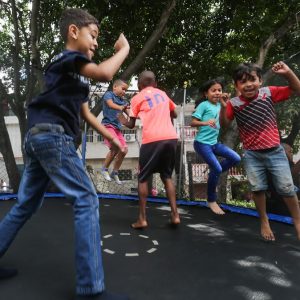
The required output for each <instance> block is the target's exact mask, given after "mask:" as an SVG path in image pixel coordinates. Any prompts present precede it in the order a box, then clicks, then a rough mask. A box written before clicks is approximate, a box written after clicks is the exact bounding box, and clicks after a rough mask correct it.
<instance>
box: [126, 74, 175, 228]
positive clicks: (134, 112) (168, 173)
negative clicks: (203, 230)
mask: <svg viewBox="0 0 300 300" xmlns="http://www.w3.org/2000/svg"><path fill="white" fill-rule="evenodd" d="M156 86H157V84H156V79H155V75H154V73H153V72H151V71H144V72H142V73H141V74H140V75H139V77H138V88H139V93H138V94H137V95H135V96H134V97H133V98H132V100H131V111H130V121H128V122H127V124H126V123H125V125H126V126H127V127H129V128H133V127H134V126H135V121H136V119H137V118H138V117H139V118H140V119H141V121H142V124H143V131H142V146H141V149H140V157H139V169H140V171H139V174H138V194H139V217H138V219H137V221H136V222H135V223H133V224H132V225H131V226H132V227H133V228H135V229H141V228H145V227H147V226H148V221H147V218H146V202H147V196H148V195H149V191H148V182H147V180H148V178H149V177H150V176H151V175H152V174H154V173H160V178H161V180H162V182H163V184H164V186H165V189H166V193H167V198H168V199H169V202H170V206H171V224H172V225H178V224H179V223H180V218H179V214H178V211H177V204H176V191H175V186H174V183H173V181H172V173H173V170H174V166H175V154H176V146H177V134H176V131H175V128H174V126H173V124H172V121H171V118H174V117H176V112H175V108H176V105H175V103H174V102H173V101H172V100H171V99H170V98H169V97H168V96H167V94H166V93H165V92H164V91H162V90H160V89H158V88H157V87H156Z"/></svg>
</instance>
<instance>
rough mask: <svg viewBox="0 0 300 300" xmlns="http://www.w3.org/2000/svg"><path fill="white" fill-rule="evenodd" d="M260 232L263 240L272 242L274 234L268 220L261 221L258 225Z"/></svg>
mask: <svg viewBox="0 0 300 300" xmlns="http://www.w3.org/2000/svg"><path fill="white" fill-rule="evenodd" d="M260 234H261V236H262V238H263V239H264V240H265V241H268V242H274V241H275V236H274V233H273V231H272V230H271V227H270V224H269V222H262V223H261V227H260Z"/></svg>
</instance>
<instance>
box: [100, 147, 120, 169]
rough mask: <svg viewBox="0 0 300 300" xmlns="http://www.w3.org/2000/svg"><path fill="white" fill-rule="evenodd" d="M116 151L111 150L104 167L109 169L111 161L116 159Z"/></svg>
mask: <svg viewBox="0 0 300 300" xmlns="http://www.w3.org/2000/svg"><path fill="white" fill-rule="evenodd" d="M116 154H117V153H116V152H114V151H112V150H109V152H108V153H107V155H106V157H105V160H104V163H103V168H106V169H108V168H109V166H110V164H111V162H112V161H113V160H114V158H115V156H116Z"/></svg>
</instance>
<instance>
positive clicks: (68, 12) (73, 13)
mask: <svg viewBox="0 0 300 300" xmlns="http://www.w3.org/2000/svg"><path fill="white" fill-rule="evenodd" d="M71 24H74V25H76V26H77V27H78V28H79V29H80V28H82V27H85V26H88V25H89V24H95V25H97V26H99V22H98V21H97V19H96V18H95V17H93V16H92V15H90V14H89V13H88V12H87V11H85V10H83V9H80V8H67V9H65V10H64V11H63V12H62V14H61V17H60V20H59V29H60V34H61V36H62V38H63V40H64V41H65V42H66V41H67V38H68V30H69V26H70V25H71Z"/></svg>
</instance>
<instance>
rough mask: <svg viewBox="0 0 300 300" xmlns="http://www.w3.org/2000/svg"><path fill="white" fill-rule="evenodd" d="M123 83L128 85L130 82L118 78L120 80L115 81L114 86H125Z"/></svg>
mask: <svg viewBox="0 0 300 300" xmlns="http://www.w3.org/2000/svg"><path fill="white" fill-rule="evenodd" d="M123 83H125V84H127V85H128V82H127V81H126V80H123V79H121V78H118V79H115V80H114V82H113V85H117V86H119V85H121V84H123Z"/></svg>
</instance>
